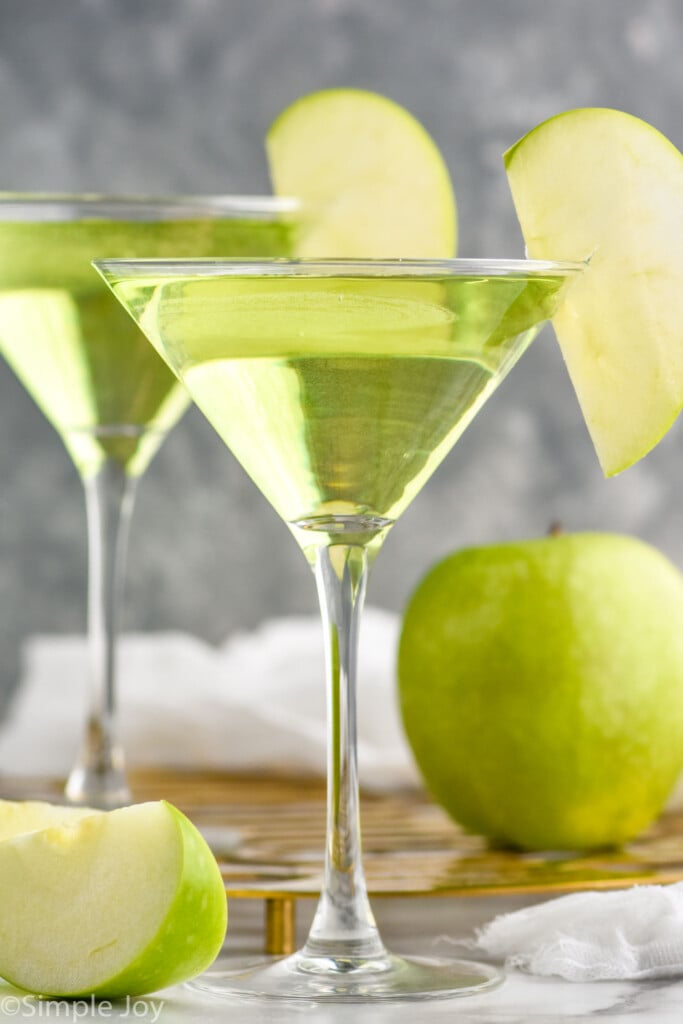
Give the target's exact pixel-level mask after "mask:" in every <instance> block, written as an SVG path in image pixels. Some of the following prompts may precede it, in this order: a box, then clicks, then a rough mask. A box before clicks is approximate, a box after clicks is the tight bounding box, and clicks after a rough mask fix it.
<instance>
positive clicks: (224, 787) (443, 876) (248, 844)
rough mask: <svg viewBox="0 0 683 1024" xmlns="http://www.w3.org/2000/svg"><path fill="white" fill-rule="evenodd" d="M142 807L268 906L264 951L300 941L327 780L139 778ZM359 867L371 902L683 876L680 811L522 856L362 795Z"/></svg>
mask: <svg viewBox="0 0 683 1024" xmlns="http://www.w3.org/2000/svg"><path fill="white" fill-rule="evenodd" d="M132 787H133V793H134V797H135V799H136V800H153V799H159V798H162V797H163V798H164V799H167V800H169V801H171V803H174V804H175V805H176V806H178V807H179V808H180V809H181V810H183V811H184V812H185V813H186V814H187V815H188V817H190V818H191V819H192V820H193V821H194V822H195V824H196V825H197V826H198V827H199V828H200V829H201V830H202V831H203V832H204V834H205V835H206V837H207V839H208V841H209V843H210V844H211V846H212V848H213V850H214V853H215V854H216V857H217V860H218V862H219V864H220V867H221V871H222V873H223V878H224V880H225V888H226V892H227V895H228V897H229V898H232V899H260V900H263V901H264V906H265V926H264V946H265V949H266V951H267V952H271V953H286V952H289V951H291V949H292V948H293V944H294V935H295V923H296V906H297V901H298V900H300V899H303V898H309V897H316V896H317V895H318V893H319V892H320V885H321V879H322V870H323V857H324V841H325V840H324V832H325V789H324V784H323V783H322V782H320V781H317V780H315V781H312V780H310V779H296V778H295V779H293V778H285V777H272V776H269V777H263V776H246V775H241V776H227V775H224V774H221V773H218V772H172V771H146V772H136V773H133V775H132ZM0 795H2V796H5V797H8V798H10V799H29V797H31V798H36V797H39V798H46V799H59V798H60V796H61V783H60V782H58V781H56V780H45V779H41V780H37V779H34V780H26V779H22V780H21V781H19V780H14V781H12V782H10V781H6V782H5V784H4V785H0ZM361 815H362V818H361V820H362V830H363V861H364V865H365V872H366V876H367V881H368V888H369V891H370V894H371V896H373V897H383V896H392V897H443V898H447V897H455V896H466V895H492V894H497V895H501V894H512V893H530V894H531V893H548V894H552V893H560V892H570V891H576V890H582V889H609V888H618V887H621V886H625V885H632V884H635V883H660V884H661V883H666V882H674V881H681V880H683V814H682V813H676V814H673V813H671V814H666V815H664V816H663V817H662V818H661V819H660V820H659V821H658V822H657V823H656V824H655V825H654V826H653V827H652V828H651V829H650V830H649V831H648V832H647V833H645V834H644V835H643V836H641V837H639V838H638V839H637V840H635V841H634V842H632V843H630V844H629V845H628V846H626V847H624V848H622V849H619V850H604V851H597V852H596V851H594V852H591V853H586V854H573V853H552V852H550V853H520V852H518V851H512V850H496V849H492V848H490V847H489V846H488V845H487V843H486V841H485V840H484V839H482V838H480V837H479V836H473V835H469V834H467V833H466V832H464V831H463V830H462V829H460V828H458V826H457V825H455V824H454V823H453V822H452V821H451V820H450V819H449V818H448V816H447V815H446V814H445V812H444V811H443V810H442V809H441V808H440V807H438V806H436V805H435V804H434V803H432V802H431V801H430V800H429V799H428V798H427V797H426V796H425V795H424V794H422V793H420V792H416V791H409V792H404V793H399V794H392V795H376V794H367V793H366V794H364V795H363V799H362V808H361Z"/></svg>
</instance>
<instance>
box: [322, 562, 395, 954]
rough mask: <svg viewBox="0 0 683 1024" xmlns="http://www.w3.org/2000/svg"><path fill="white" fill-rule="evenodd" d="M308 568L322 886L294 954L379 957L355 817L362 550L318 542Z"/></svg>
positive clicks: (363, 571) (363, 578)
mask: <svg viewBox="0 0 683 1024" xmlns="http://www.w3.org/2000/svg"><path fill="white" fill-rule="evenodd" d="M314 571H315V577H316V582H317V586H318V596H319V599H320V606H321V611H322V617H323V627H324V630H325V653H326V661H327V730H328V734H327V751H328V752H327V842H326V855H325V877H324V884H323V890H322V893H321V896H320V901H319V903H318V908H317V911H316V914H315V918H314V921H313V924H312V927H311V930H310V933H309V936H308V940H307V942H306V945H305V947H304V949H303V950H302V955H303V957H307V956H309V957H316V958H317V957H328V958H331V959H333V960H335V961H336V962H339V961H349V962H352V961H353V960H355V959H363V960H367V958H368V957H382V956H386V952H385V949H384V946H383V944H382V940H381V939H380V936H379V933H378V931H377V926H376V924H375V920H374V917H373V915H372V910H371V909H370V903H369V900H368V894H367V888H366V884H365V877H364V875H363V866H362V863H361V839H360V822H359V791H358V766H357V753H356V661H357V651H358V633H359V625H360V616H361V611H362V608H363V601H364V598H365V588H366V583H367V576H368V550H367V548H366V547H365V546H361V545H350V544H343V543H340V544H332V545H330V546H325V547H323V546H321V547H319V548H317V550H316V553H315V562H314Z"/></svg>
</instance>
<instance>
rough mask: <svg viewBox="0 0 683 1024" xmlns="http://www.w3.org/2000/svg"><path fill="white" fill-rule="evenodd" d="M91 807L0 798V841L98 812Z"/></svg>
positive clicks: (69, 822) (77, 819) (66, 823)
mask: <svg viewBox="0 0 683 1024" xmlns="http://www.w3.org/2000/svg"><path fill="white" fill-rule="evenodd" d="M98 813H100V812H99V811H95V810H93V808H91V807H66V806H63V805H62V804H50V803H46V802H44V801H42V800H0V842H2V840H3V839H10V838H11V837H12V836H19V835H21V834H22V833H24V832H36V831H38V830H39V829H43V828H50V827H51V826H52V825H68V824H74V823H75V822H77V821H81V820H82V819H83V818H88V817H90V815H91V814H98Z"/></svg>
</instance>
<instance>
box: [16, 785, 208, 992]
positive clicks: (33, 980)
mask: <svg viewBox="0 0 683 1024" xmlns="http://www.w3.org/2000/svg"><path fill="white" fill-rule="evenodd" d="M140 825H142V827H140ZM125 858H127V863H128V868H124V869H122V868H120V867H119V863H120V862H121V861H123V860H124V859H125ZM126 870H127V871H128V872H129V873H128V874H126ZM154 889H156V890H158V894H159V895H158V897H155V898H154V899H152V901H151V902H150V905H151V906H152V907H153V909H152V910H151V911H149V909H148V906H147V899H146V897H147V894H148V893H149V892H150V890H154ZM0 903H1V904H2V906H3V914H2V915H0V975H1V976H2V977H3V978H5V980H6V981H8V982H10V983H11V984H13V985H16V986H17V987H19V988H23V989H26V990H27V991H30V992H35V993H38V994H40V995H43V996H68V997H79V996H86V995H87V996H90V995H92V996H95V997H98V998H108V999H116V998H119V997H123V996H139V995H144V994H146V993H149V992H154V991H157V990H158V989H160V988H166V987H168V986H169V985H173V984H176V983H178V982H181V981H186V980H187V979H189V978H192V977H195V976H196V975H197V974H200V973H201V972H202V971H203V970H205V969H206V968H207V967H208V966H209V965H210V964H211V963H212V962H213V960H214V959H215V957H216V956H217V954H218V952H219V951H220V948H221V946H222V944H223V939H224V937H225V930H226V926H227V903H226V898H225V889H224V886H223V881H222V878H221V874H220V870H219V868H218V865H217V863H216V861H215V858H214V857H213V854H212V853H211V850H210V849H209V847H208V845H207V843H206V842H205V840H204V839H203V837H202V836H201V834H200V833H199V831H198V830H197V829H196V828H195V826H194V825H192V823H191V822H190V821H189V820H188V819H187V818H186V817H185V816H184V815H183V814H181V812H180V811H178V810H177V808H175V807H173V806H172V805H171V804H168V803H166V801H158V802H156V803H149V804H136V805H132V806H131V807H124V808H119V809H117V810H115V811H110V812H95V813H94V814H93V815H91V816H90V817H88V818H87V819H84V820H83V821H80V822H74V823H72V824H67V825H66V826H65V827H60V826H55V827H52V828H48V829H45V830H42V831H38V832H32V833H30V834H24V835H20V836H16V837H15V838H13V839H8V840H6V841H5V842H2V843H0ZM74 907H76V908H77V909H76V910H74ZM27 915H30V916H27ZM112 915H115V916H117V918H118V923H117V925H116V926H114V927H112V925H111V918H112ZM74 918H75V919H76V920H77V921H78V920H80V921H81V922H82V928H81V929H78V928H77V927H76V928H75V927H73V925H74ZM140 922H142V923H140ZM136 929H138V931H139V940H138V937H137V935H136V932H135V930H136ZM130 934H132V935H134V936H135V938H134V939H133V941H132V942H131V941H130ZM124 945H125V947H126V949H127V950H128V951H130V950H133V951H134V954H135V955H133V956H132V957H131V959H130V960H127V961H125V962H121V955H120V954H119V952H118V947H119V946H124ZM109 949H111V950H112V951H113V952H112V955H111V956H110V955H109V953H108V952H107V950H109ZM102 956H103V957H104V961H105V962H104V967H103V966H102V962H101V961H98V957H102ZM124 956H125V954H124ZM91 961H92V963H93V965H94V966H92V965H91V963H90V962H91ZM112 965H113V973H111V974H109V975H108V976H107V968H109V969H111V968H112ZM101 974H104V975H105V976H102V977H100V975H101Z"/></svg>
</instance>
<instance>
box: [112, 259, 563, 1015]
mask: <svg viewBox="0 0 683 1024" xmlns="http://www.w3.org/2000/svg"><path fill="white" fill-rule="evenodd" d="M95 265H96V266H97V268H98V269H99V270H100V272H101V273H102V275H103V276H104V277H105V279H106V280H107V282H108V283H109V284H110V286H111V287H112V289H113V290H114V293H115V294H116V296H117V297H118V298H119V299H120V300H121V302H122V303H123V305H124V306H125V307H126V308H127V309H128V310H129V311H130V312H131V314H132V315H133V317H134V318H135V319H136V320H137V322H138V323H139V325H140V326H141V328H142V329H143V331H145V333H146V334H147V335H148V337H149V338H150V340H151V341H152V343H153V345H154V346H155V348H156V349H157V351H158V352H159V353H160V354H161V355H162V356H163V358H164V359H165V360H166V361H167V362H168V365H169V366H170V367H171V369H172V370H173V371H174V372H175V373H176V374H177V375H178V376H179V377H180V379H181V380H182V381H183V382H184V383H185V385H186V386H187V389H188V391H189V392H190V394H191V395H192V397H193V398H194V400H195V402H196V403H197V405H198V406H199V407H200V408H201V409H202V410H203V411H204V413H205V414H206V416H207V417H208V419H209V420H210V422H211V423H212V424H213V426H214V427H215V428H216V430H217V431H218V433H219V434H220V435H221V437H222V438H223V440H224V441H225V442H226V444H227V445H228V447H229V448H230V449H231V450H232V452H233V453H234V454H235V455H236V456H237V458H238V459H239V461H240V462H241V463H242V465H243V466H244V468H245V469H246V470H247V472H248V473H249V474H250V476H251V477H252V479H253V480H254V482H255V483H256V484H257V485H258V487H259V488H260V489H261V491H262V492H263V494H264V495H265V496H266V498H268V500H269V501H270V502H271V503H272V505H273V506H274V507H275V509H276V510H277V512H278V513H279V514H280V515H281V517H282V518H283V520H284V521H285V522H286V523H287V525H288V526H289V528H290V530H291V531H292V533H293V534H294V536H295V538H296V540H297V541H298V543H299V544H300V546H301V548H302V550H303V553H304V554H305V556H306V558H307V559H308V561H309V563H310V565H311V567H312V568H313V571H314V573H315V578H316V582H317V587H318V594H319V597H320V604H321V609H322V618H323V627H324V632H325V640H326V654H327V659H326V660H327V703H328V790H327V797H328V810H327V843H326V859H325V873H324V880H323V885H322V892H321V896H320V901H319V904H318V908H317V912H316V914H315V918H314V921H313V925H312V927H311V930H310V933H309V936H308V939H307V941H306V944H305V946H304V947H303V949H302V950H300V951H299V952H298V953H295V954H294V955H293V956H290V957H286V958H284V959H279V960H274V961H270V962H255V961H244V960H241V961H240V960H239V959H238V960H234V959H231V958H228V959H226V960H225V961H224V962H222V963H221V962H219V963H218V964H217V965H216V968H215V969H214V970H213V971H211V972H209V973H208V974H206V975H204V976H203V977H202V978H201V979H200V980H199V981H198V982H196V983H195V984H197V985H199V987H200V988H204V989H207V990H209V991H211V992H214V993H227V994H237V995H251V996H256V997H272V998H300V999H310V1000H348V999H350V1000H372V999H425V998H434V997H447V996H455V995H463V994H466V993H468V992H479V991H482V990H483V989H486V988H488V987H490V986H491V985H494V984H496V983H497V982H498V981H499V975H498V974H497V972H496V971H494V970H492V969H491V968H490V967H487V966H484V965H480V964H475V963H472V962H467V961H457V960H450V959H440V958H435V957H432V958H417V957H416V958H412V959H408V958H403V957H399V956H395V955H393V954H391V953H390V952H388V951H387V950H386V948H385V946H384V944H383V942H382V940H381V937H380V935H379V932H378V930H377V927H376V924H375V921H374V918H373V915H372V911H371V908H370V904H369V901H368V896H367V888H366V883H365V879H364V875H363V868H362V863H361V853H360V826H359V794H358V774H357V761H356V711H355V708H356V690H355V685H356V651H357V639H358V631H359V625H360V615H361V609H362V605H363V599H364V595H365V587H366V582H367V575H368V570H369V567H370V565H371V564H372V561H373V559H374V558H375V556H376V555H377V552H378V551H379V548H380V546H381V544H382V542H383V540H384V538H385V537H386V535H387V533H388V531H389V530H390V528H391V526H392V525H393V524H394V522H395V521H396V519H397V518H398V516H399V515H400V514H401V512H402V511H403V510H404V509H405V508H406V506H407V505H408V504H409V502H410V501H411V499H412V498H413V497H415V495H416V494H417V493H418V491H419V490H420V488H421V487H422V486H423V484H424V483H425V481H426V480H427V478H428V477H429V476H430V475H431V473H432V472H433V471H434V469H435V468H436V467H437V466H438V464H439V463H440V462H441V460H442V459H443V458H444V456H445V455H446V453H447V452H448V451H449V450H450V448H451V447H452V445H453V444H454V443H455V441H456V439H457V438H458V437H459V436H460V434H461V433H462V432H463V430H464V429H465V427H466V426H467V424H468V423H469V422H470V421H471V420H472V418H473V417H474V416H475V414H476V413H477V411H478V410H479V409H480V408H481V406H482V405H483V404H484V402H485V401H486V399H487V398H488V396H489V395H490V394H491V392H492V391H493V390H494V389H495V388H496V386H497V384H498V383H499V382H500V381H501V380H502V379H503V377H504V376H505V374H506V373H507V372H508V371H509V370H510V368H511V367H512V366H513V364H514V363H515V362H516V360H517V359H518V358H519V356H520V355H521V354H522V352H523V351H524V349H525V348H526V347H527V345H528V344H529V343H530V341H531V340H532V338H533V337H534V335H535V334H536V332H537V331H538V329H539V327H540V326H541V324H542V323H543V321H544V320H546V319H547V318H548V317H549V316H551V315H552V313H553V312H554V310H555V308H556V307H557V304H558V303H559V302H560V300H561V296H562V293H563V290H564V287H565V285H566V283H567V281H568V280H569V279H570V278H571V277H572V276H573V275H574V274H576V273H577V272H578V271H579V269H580V267H579V265H577V264H566V263H565V264H561V263H535V262H526V261H509V262H504V261H462V260H446V261H436V260H419V261H400V260H386V261H381V260H374V261H307V260H302V261H291V260H281V261H277V260H269V261H239V260H238V261H225V260H220V261H202V260H196V261H195V260H192V261H155V260H147V261H117V260H105V261H96V264H95Z"/></svg>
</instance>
